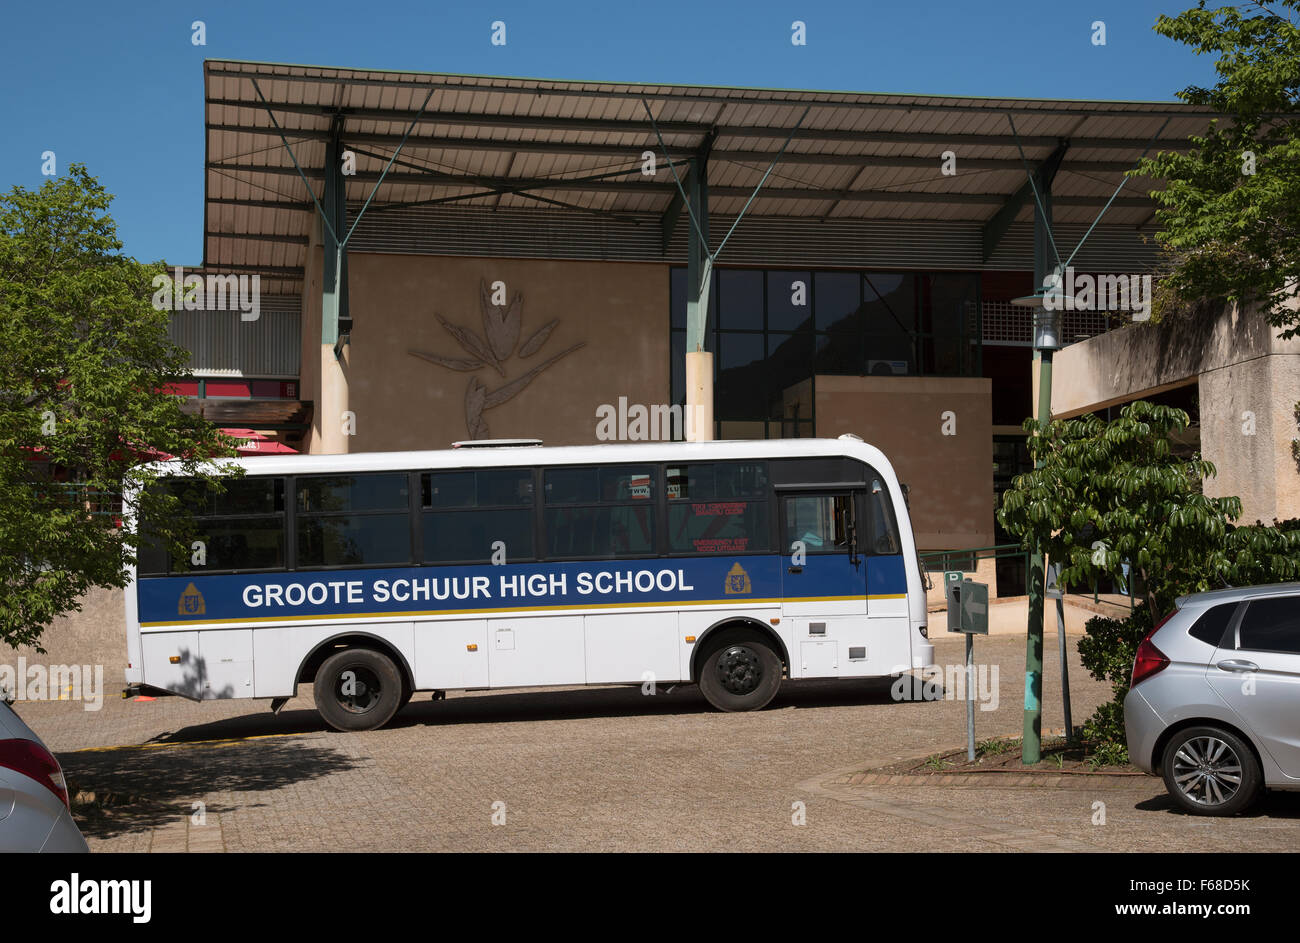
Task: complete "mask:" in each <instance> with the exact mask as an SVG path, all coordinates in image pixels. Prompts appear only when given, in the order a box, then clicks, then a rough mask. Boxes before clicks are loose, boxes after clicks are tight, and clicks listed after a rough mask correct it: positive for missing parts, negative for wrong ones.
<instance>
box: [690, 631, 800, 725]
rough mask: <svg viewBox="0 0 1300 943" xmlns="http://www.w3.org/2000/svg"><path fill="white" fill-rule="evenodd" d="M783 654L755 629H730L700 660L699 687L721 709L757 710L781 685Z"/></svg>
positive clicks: (769, 700)
mask: <svg viewBox="0 0 1300 943" xmlns="http://www.w3.org/2000/svg"><path fill="white" fill-rule="evenodd" d="M781 669H782V666H781V656H780V655H778V654H777V653H776V652H775V651H774V650H773V649H772V645H771V643H770V642H768V641H767V640H766V639H764V638H762V637H761V636H759V635H758V634H757V633H754V632H745V631H743V630H742V631H728V632H724V633H723V634H722V635H721V636H719V637H718V639H717V640H716V641H711V642H710V644H709V647H708V649H707V650H706V651H705V654H704V656H703V658H702V659H701V661H700V679H699V682H700V690H701V691H702V692H703V693H704V698H705V700H707V701H708V702H709V703H710V704H712V705H713V706H714V707H715V708H717V709H718V710H720V711H728V712H731V711H756V710H758V709H759V708H762V707H766V706H767V705H768V703H770V702H771V700H772V698H774V697H776V692H777V690H778V689H779V688H780V687H781Z"/></svg>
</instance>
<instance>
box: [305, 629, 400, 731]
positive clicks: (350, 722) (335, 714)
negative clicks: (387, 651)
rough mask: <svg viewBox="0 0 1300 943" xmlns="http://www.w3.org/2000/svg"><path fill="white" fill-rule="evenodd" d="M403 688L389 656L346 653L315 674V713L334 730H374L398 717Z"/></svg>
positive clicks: (366, 651) (356, 650)
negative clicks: (395, 715) (395, 716)
mask: <svg viewBox="0 0 1300 943" xmlns="http://www.w3.org/2000/svg"><path fill="white" fill-rule="evenodd" d="M403 688H404V685H403V682H402V675H401V672H399V671H398V670H397V666H396V665H394V664H393V661H392V659H391V658H389V657H388V656H387V655H382V654H380V653H379V652H376V651H373V650H372V649H369V648H349V649H345V650H343V651H341V652H338V653H336V654H333V655H331V656H330V657H329V658H327V659H325V661H324V662H323V663H322V664H321V666H320V669H319V670H318V671H317V672H316V682H315V685H314V689H315V696H316V710H317V711H318V712H319V713H320V715H321V717H323V718H324V719H325V722H326V723H327V724H329V725H330V726H331V727H333V728H334V729H335V730H345V731H346V730H374V729H375V728H377V727H382V726H383V725H384V724H386V723H388V722H389V721H390V720H392V718H393V715H394V714H396V713H397V710H398V708H399V707H400V706H401V703H402V694H403V693H404V692H403Z"/></svg>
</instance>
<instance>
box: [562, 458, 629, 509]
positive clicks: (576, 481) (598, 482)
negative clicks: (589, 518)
mask: <svg viewBox="0 0 1300 943" xmlns="http://www.w3.org/2000/svg"><path fill="white" fill-rule="evenodd" d="M653 486H654V469H653V467H652V466H649V465H607V466H603V467H595V466H593V467H579V468H548V469H546V476H545V489H546V503H547V504H595V503H597V502H599V501H606V502H614V501H648V500H649V499H650V495H651V494H652V489H653Z"/></svg>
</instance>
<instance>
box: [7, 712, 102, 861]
mask: <svg viewBox="0 0 1300 943" xmlns="http://www.w3.org/2000/svg"><path fill="white" fill-rule="evenodd" d="M89 850H90V849H89V848H87V847H86V839H85V838H83V837H82V835H81V830H80V829H78V828H77V823H76V822H74V821H73V820H72V812H71V810H70V808H69V805H68V787H67V784H66V783H65V782H64V780H63V770H62V769H61V768H60V767H59V761H58V760H56V759H55V758H54V754H52V753H51V752H50V751H49V750H47V749H46V748H45V744H43V743H42V742H41V739H40V737H38V736H36V734H34V733H33V732H32V728H31V727H28V726H27V725H26V724H25V723H23V722H22V719H21V718H20V717H19V716H18V715H17V714H15V713H14V711H13V709H12V708H10V707H9V705H8V704H6V703H5V702H4V701H0V852H12V851H44V852H52V851H89Z"/></svg>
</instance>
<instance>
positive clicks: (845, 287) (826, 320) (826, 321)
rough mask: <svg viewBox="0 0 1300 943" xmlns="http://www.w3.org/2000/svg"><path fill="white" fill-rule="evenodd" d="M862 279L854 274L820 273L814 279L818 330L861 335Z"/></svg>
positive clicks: (814, 300) (814, 299)
mask: <svg viewBox="0 0 1300 943" xmlns="http://www.w3.org/2000/svg"><path fill="white" fill-rule="evenodd" d="M861 283H862V279H861V278H859V277H858V275H857V274H856V273H854V272H818V273H817V274H816V276H814V280H813V285H814V288H815V291H814V292H813V302H814V313H815V316H816V324H817V330H819V331H834V332H836V333H841V334H842V333H846V332H847V333H860V332H861V330H862V318H861V315H860V313H859V311H858V305H859V304H861V301H862V299H861V298H859V297H858V293H859V291H860V286H861Z"/></svg>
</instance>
